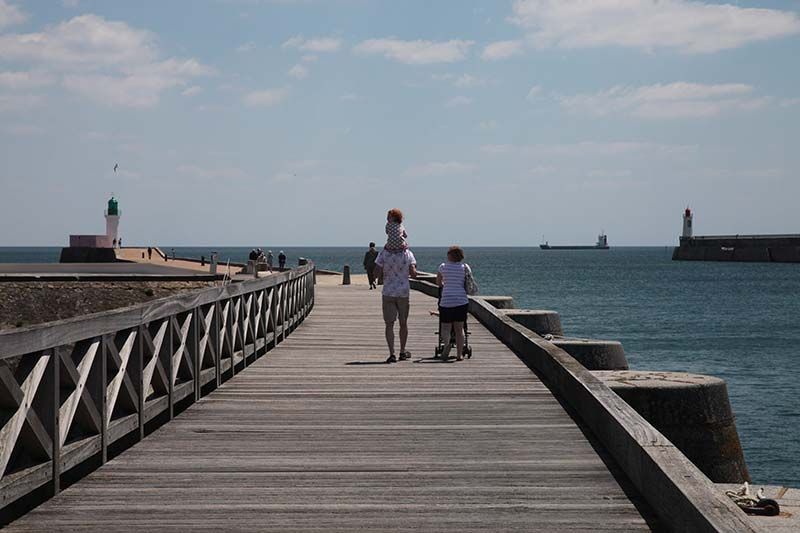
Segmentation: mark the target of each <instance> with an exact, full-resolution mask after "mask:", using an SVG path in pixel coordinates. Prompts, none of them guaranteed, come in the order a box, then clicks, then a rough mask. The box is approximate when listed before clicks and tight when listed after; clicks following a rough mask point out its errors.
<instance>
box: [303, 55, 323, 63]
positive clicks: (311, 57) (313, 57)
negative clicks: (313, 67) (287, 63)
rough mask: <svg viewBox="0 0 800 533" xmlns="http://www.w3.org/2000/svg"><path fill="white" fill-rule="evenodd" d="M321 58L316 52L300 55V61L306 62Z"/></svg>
mask: <svg viewBox="0 0 800 533" xmlns="http://www.w3.org/2000/svg"><path fill="white" fill-rule="evenodd" d="M318 59H319V56H315V55H314V54H304V55H303V56H302V57H300V61H304V62H306V63H313V62H315V61H316V60H318Z"/></svg>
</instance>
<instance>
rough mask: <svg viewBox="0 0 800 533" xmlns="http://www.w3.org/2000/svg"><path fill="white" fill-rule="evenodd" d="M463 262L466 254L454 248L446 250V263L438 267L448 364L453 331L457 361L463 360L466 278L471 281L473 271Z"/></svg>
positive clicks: (445, 357)
mask: <svg viewBox="0 0 800 533" xmlns="http://www.w3.org/2000/svg"><path fill="white" fill-rule="evenodd" d="M463 261H464V250H462V249H461V248H460V247H458V246H451V247H450V249H449V250H447V261H446V262H445V263H442V264H441V265H439V271H438V273H437V274H436V284H437V285H439V287H441V288H442V292H441V297H440V298H439V322H440V323H441V331H440V337H441V338H442V339H445V351H444V353H442V359H444V360H445V361H446V360H447V359H448V357H449V355H450V354H449V352H450V342H448V340H449V339H450V331H451V330H454V331H455V336H456V360H457V361H461V360H463V359H464V322H466V320H467V310H468V309H469V298H468V297H467V282H468V281H467V278H468V277H469V278H470V279H471V278H472V270H470V268H469V265H467V264H466V263H464V262H463Z"/></svg>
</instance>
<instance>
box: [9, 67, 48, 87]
mask: <svg viewBox="0 0 800 533" xmlns="http://www.w3.org/2000/svg"><path fill="white" fill-rule="evenodd" d="M54 81H55V80H54V78H53V76H52V75H50V74H47V73H46V72H37V71H29V72H28V71H20V72H0V87H5V88H7V89H33V88H37V87H44V86H46V85H51V84H53V82H54Z"/></svg>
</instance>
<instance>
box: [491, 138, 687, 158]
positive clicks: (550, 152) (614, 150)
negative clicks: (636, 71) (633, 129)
mask: <svg viewBox="0 0 800 533" xmlns="http://www.w3.org/2000/svg"><path fill="white" fill-rule="evenodd" d="M481 151H482V152H483V153H486V154H489V155H509V154H516V155H522V156H532V157H544V156H547V157H563V158H567V159H574V158H580V157H597V156H601V157H619V156H622V155H647V156H667V157H674V156H678V155H686V154H690V153H695V152H697V146H696V145H690V144H662V143H653V142H646V141H604V142H599V141H581V142H575V143H560V144H547V143H540V144H523V145H518V144H487V145H484V146H481Z"/></svg>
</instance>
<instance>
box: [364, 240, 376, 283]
mask: <svg viewBox="0 0 800 533" xmlns="http://www.w3.org/2000/svg"><path fill="white" fill-rule="evenodd" d="M377 258H378V250H376V249H375V243H374V242H371V243H369V250H367V253H365V254H364V270H366V271H367V279H368V280H369V289H370V290H372V289H375V288H377V285H376V284H375V259H377Z"/></svg>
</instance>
